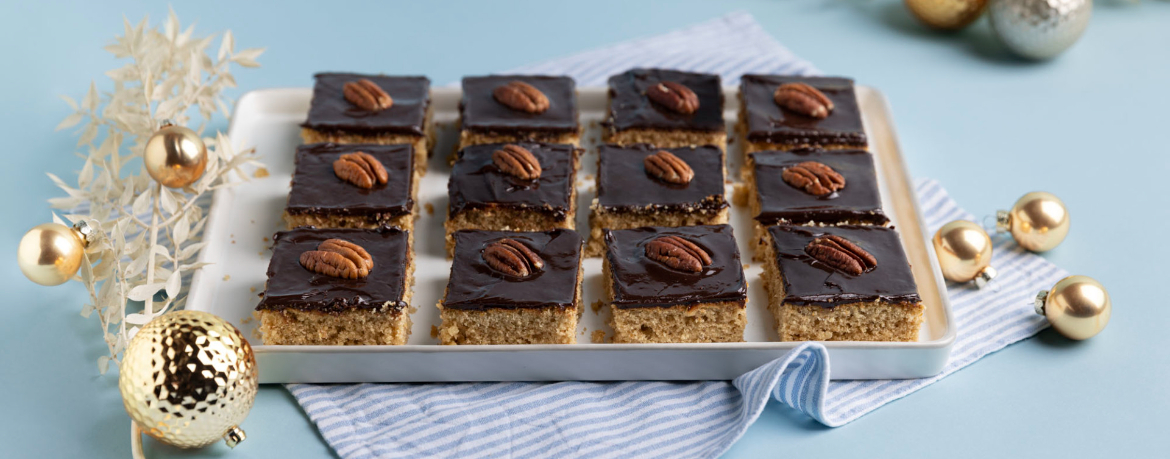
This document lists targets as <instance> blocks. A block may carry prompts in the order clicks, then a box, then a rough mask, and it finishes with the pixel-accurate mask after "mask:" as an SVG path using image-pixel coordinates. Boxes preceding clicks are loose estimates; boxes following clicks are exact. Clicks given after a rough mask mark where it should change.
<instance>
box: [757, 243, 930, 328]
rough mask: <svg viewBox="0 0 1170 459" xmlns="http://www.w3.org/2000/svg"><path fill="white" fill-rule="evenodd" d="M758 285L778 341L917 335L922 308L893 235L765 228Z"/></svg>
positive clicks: (907, 264)
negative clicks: (766, 239)
mask: <svg viewBox="0 0 1170 459" xmlns="http://www.w3.org/2000/svg"><path fill="white" fill-rule="evenodd" d="M768 234H769V237H770V238H771V241H770V243H769V244H767V245H766V246H765V247H766V252H767V253H766V254H765V263H764V273H763V280H764V289H765V290H766V291H767V293H768V310H769V311H771V313H772V317H773V318H774V320H775V326H776V333H777V334H779V336H780V339H781V340H782V341H809V340H815V341H917V340H918V331H919V328H921V326H922V320H923V312H924V310H925V309H924V307H923V305H922V299H921V298H920V297H919V295H918V286H917V284H915V282H914V274H913V273H912V272H911V271H910V264H909V262H908V261H907V260H906V253H905V252H904V251H903V249H902V243H901V242H900V240H899V238H898V233H897V232H895V231H894V230H893V229H890V228H884V227H880V226H830V227H801V226H788V225H778V226H773V227H771V228H768Z"/></svg>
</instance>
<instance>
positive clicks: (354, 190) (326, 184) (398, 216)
mask: <svg viewBox="0 0 1170 459" xmlns="http://www.w3.org/2000/svg"><path fill="white" fill-rule="evenodd" d="M414 158H415V154H414V146H412V145H410V144H403V145H357V144H335V143H317V144H312V145H301V146H299V147H297V153H296V170H295V172H293V179H292V189H291V191H290V192H289V195H288V204H287V206H286V207H285V211H284V221H285V223H286V224H287V225H288V227H289V228H290V229H291V228H296V227H300V226H315V227H318V228H371V229H373V228H379V227H382V226H394V227H398V228H401V229H404V230H407V231H410V230H411V229H413V227H414V217H415V215H416V214H417V212H415V196H416V195H417V191H418V181H417V180H416V177H415V174H414V173H413V172H412V163H413V162H414ZM375 163H376V164H375ZM379 167H380V168H381V170H383V171H384V174H385V175H384V176H383V177H384V178H385V180H380V178H379V177H378V176H379V175H381V174H379V173H377V169H378V168H379ZM359 169H360V170H359ZM367 179H368V181H366V180H367Z"/></svg>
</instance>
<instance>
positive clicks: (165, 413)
mask: <svg viewBox="0 0 1170 459" xmlns="http://www.w3.org/2000/svg"><path fill="white" fill-rule="evenodd" d="M257 384H258V379H257V376H256V357H255V355H253V353H252V346H251V345H249V344H248V341H247V340H246V339H244V336H243V334H241V333H240V331H239V330H238V329H236V327H234V326H232V324H230V323H228V322H227V321H225V320H223V319H221V318H219V317H216V316H215V315H213V314H210V313H206V312H202V311H174V312H169V313H166V314H163V315H161V316H159V317H157V318H155V319H154V320H152V321H150V323H148V324H146V326H144V327H142V329H141V330H138V333H137V334H136V335H134V338H133V339H131V340H130V344H129V345H128V346H126V352H125V354H124V355H123V357H122V363H121V366H120V367H119V376H118V388H119V389H120V390H121V391H122V402H123V404H125V406H126V412H127V413H129V414H130V417H131V418H132V419H133V420H134V422H135V423H137V424H138V426H139V427H140V428H141V429H142V431H143V432H145V433H147V434H148V435H150V436H152V437H154V438H156V439H158V440H159V441H162V442H163V443H167V444H170V445H174V446H178V447H181V448H194V447H200V446H206V445H209V444H211V443H214V442H215V441H216V440H218V439H220V438H224V439H225V440H226V441H227V443H228V446H232V447H234V446H235V444H236V443H238V442H239V441H242V440H243V438H244V437H243V431H242V430H240V429H239V427H238V426H239V424H240V423H241V422H243V420H244V418H246V417H248V411H249V410H251V409H252V402H253V401H254V400H255V397H256V389H257Z"/></svg>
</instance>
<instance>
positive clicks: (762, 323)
mask: <svg viewBox="0 0 1170 459" xmlns="http://www.w3.org/2000/svg"><path fill="white" fill-rule="evenodd" d="M857 90H858V91H857V95H858V99H859V103H860V106H861V111H862V113H863V117H864V120H865V124H866V128H867V132H868V135H869V141H870V145H871V149H872V151H873V153H874V155H875V158H876V163H877V166H878V175H879V182H880V186H881V190H882V201H883V205H884V206H885V209H886V211H887V213H888V214H889V216H890V218H891V220H892V221H893V224H894V225H895V226H896V227H897V229H898V230H899V232H900V233H901V235H902V243H903V245H904V246H905V248H906V251H907V255H908V256H909V259H910V264H911V265H912V268H913V271H914V277H915V280H916V281H917V283H918V288H919V293H920V294H921V296H922V300H923V303H925V305H926V320H925V323H924V325H923V327H922V332H921V334H920V336H919V340H918V341H917V342H912V343H885V342H826V343H824V344H825V346H826V347H827V348H828V349H829V354H830V361H831V364H832V365H831V366H832V370H831V376H832V378H833V379H889V378H917V377H925V376H932V375H935V374H938V373H939V372H940V371H942V368H943V365H944V364H945V363H946V361H947V357H948V355H949V354H950V351H951V345H952V344H953V343H954V340H955V327H954V322H953V319H952V317H951V307H950V303H949V301H948V300H947V297H946V295H945V292H946V288H945V284H944V281H943V278H942V274H941V272H940V271H939V267H938V264H937V262H936V261H935V256H934V250H933V248H932V246H931V244H929V243H928V242H927V241H928V240H929V235H928V234H927V233H926V228H925V225H924V224H923V221H922V217H921V213H920V212H921V211H920V209H919V208H918V204H917V200H916V199H915V196H914V189H913V187H912V185H911V183H910V179H909V175H908V174H907V172H906V168H905V165H904V163H903V161H902V156H901V153H900V152H899V149H898V143H897V139H896V138H895V134H894V129H893V124H892V122H891V120H890V115H889V110H888V107H887V103H886V100H885V97H884V96H883V95H882V94H881V93H880V92H879V91H877V90H876V89H873V88H869V87H865V86H861V87H858V88H857ZM736 92H737V90H736V89H735V88H728V89H727V90H726V106H725V107H724V108H725V111H724V116H725V118H726V119H727V126H728V129H729V131H730V130H731V129H733V128H734V125H735V119H736V116H737V113H738V110H739V107H738V105H739V102H738V101H739V99H738V97H737V94H736ZM578 95H579V105H580V112H581V114H580V116H581V123H582V125H583V126H585V136H584V137H583V141H582V146H583V147H584V148H585V149H586V152H585V153H584V155H583V156H582V159H581V168H582V170H581V171H580V172H579V173H578V176H577V187H578V195H579V196H578V199H580V201H579V202H578V206H577V208H578V209H579V211H578V215H577V228H578V229H580V230H581V231H582V232H583V233H586V234H587V232H588V209H589V203H590V202H591V200H592V199H593V197H594V190H593V188H594V186H593V177H594V176H595V173H596V169H597V152H596V146H597V145H598V144H599V143H600V129H599V127H598V122H599V121H601V119H602V118H603V116H604V112H605V109H606V88H602V87H585V88H579V91H578ZM310 96H311V90H309V89H307V88H296V89H265V90H258V91H252V92H249V93H247V94H245V95H244V96H243V97H242V98H241V99H240V101H239V103H238V105H237V106H236V111H235V114H234V116H233V117H232V120H231V126H230V132H229V133H230V135H231V138H232V139H233V141H235V142H237V143H238V145H237V146H238V147H245V146H254V147H255V148H256V153H257V156H258V159H259V160H260V161H261V162H263V163H264V165H265V167H266V168H267V170H268V172H269V173H270V175H269V176H268V177H267V178H261V179H256V180H252V181H249V182H246V183H241V184H239V185H238V186H235V187H232V188H227V189H221V190H219V191H217V192H216V193H215V195H214V197H213V202H212V204H211V210H210V216H209V221H208V224H207V227H206V231H205V233H204V238H205V240H206V241H207V242H208V244H207V246H206V247H205V248H204V249H203V253H202V254H201V255H200V261H205V262H208V263H211V264H210V265H209V266H206V267H204V268H203V269H202V270H201V271H200V272H197V273H196V274H195V276H194V279H193V281H192V283H191V289H190V296H189V298H188V302H187V308H188V309H194V310H201V311H207V312H211V313H213V314H216V315H218V316H220V317H223V318H225V319H227V320H229V321H231V322H232V323H233V324H235V325H236V326H237V327H239V328H240V329H241V330H242V331H243V332H244V333H245V334H246V335H247V336H250V337H252V341H253V343H255V344H256V345H255V346H253V348H254V349H255V352H256V360H257V363H258V365H259V372H260V382H262V383H288V382H314V383H341V382H414V381H418V382H422V381H560V380H594V381H596V380H710V379H732V378H735V377H736V376H739V375H741V374H743V373H745V372H747V371H750V370H752V369H754V368H756V367H758V366H760V365H762V364H764V363H767V362H768V361H771V360H773V359H775V358H778V357H781V356H783V355H784V354H785V353H786V352H788V351H789V350H791V349H792V348H794V347H796V346H797V345H798V344H799V343H794V342H779V341H777V336H776V331H775V330H774V329H772V325H771V324H772V323H773V322H772V318H771V316H770V314H769V313H768V311H767V309H766V308H767V304H768V301H767V298H766V297H765V293H764V290H763V287H762V281H761V280H760V273H761V270H762V269H761V265H760V263H751V265H750V266H749V268H748V269H747V270H746V271H745V274H746V276H747V280H748V284H749V288H748V305H747V308H748V309H747V317H748V324H747V329H746V331H745V332H744V339H745V342H742V343H715V344H611V343H600V344H593V343H591V340H590V337H591V334H592V332H593V331H595V330H604V331H606V334H607V338H608V337H612V332H611V331H610V330H609V328H608V327H607V326H606V325H605V316H606V314H608V311H607V308H602V310H601V311H600V312H599V313H595V312H594V311H593V310H592V309H590V308H587V309H586V311H585V313H584V315H583V316H582V318H581V321H580V324H579V325H578V336H577V341H578V344H568V345H506V346H488V345H478V346H441V345H439V344H438V339H437V338H435V337H432V335H431V330H432V329H431V327H432V326H437V325H439V312H438V309H437V308H436V307H435V305H436V303H438V301H439V300H440V296H441V295H442V292H443V289H444V288H445V287H446V284H447V277H448V274H449V271H450V266H451V263H450V262H449V261H448V260H447V259H446V256H445V253H444V246H443V221H444V219H445V217H446V210H447V179H448V176H449V172H450V167H449V166H448V165H447V163H446V157H447V155H448V153H450V152H451V151H452V149H453V148H454V142H455V141H456V140H457V139H458V132H457V130H456V126H457V121H458V116H459V113H458V106H459V99H460V97H461V92H460V89H459V88H435V89H433V90H432V94H431V97H432V104H433V107H434V115H435V122H436V123H435V124H436V128H437V129H438V130H439V135H438V143H437V146H436V148H435V153H434V155H433V157H432V158H431V160H430V164H429V167H430V169H429V171H428V172H427V175H426V176H425V177H424V178H423V179H422V182H421V184H420V185H421V186H420V187H419V197H418V198H419V199H418V202H417V203H416V206H417V207H418V209H419V214H420V217H419V219H418V220H417V221H416V222H415V231H416V234H415V251H416V253H415V263H417V266H416V270H415V285H414V298H413V304H412V306H414V307H415V308H417V311H416V312H415V313H414V314H413V315H412V318H413V320H414V328H413V330H412V333H411V336H410V339H409V342H408V344H406V345H403V346H270V345H262V344H260V343H261V340H260V337H259V336H258V334H257V333H256V326H257V325H258V324H257V323H256V321H254V320H253V319H252V311H253V309H254V308H255V307H256V304H257V303H258V302H259V297H258V293H259V292H262V291H263V290H264V283H265V271H266V270H267V267H268V260H269V258H270V256H271V245H272V243H271V237H272V235H273V234H274V233H275V232H277V231H280V230H283V229H284V224H283V221H282V220H281V212H282V211H283V209H284V205H285V201H286V199H287V196H288V191H289V181H290V178H291V177H292V173H293V156H294V152H295V150H296V146H297V145H299V144H300V143H301V139H300V127H299V124H300V123H301V122H303V121H304V119H305V116H306V114H307V113H308V109H309V99H310ZM729 135H730V132H729ZM738 144H739V142H735V141H733V142H731V144H730V145H729V147H728V151H727V157H728V158H729V159H728V161H729V164H728V168H727V170H728V171H738V170H739V164H740V156H741V153H740V149H739V145H738ZM731 173H732V174H734V172H731ZM732 188H733V185H732V184H730V183H729V184H728V190H727V192H728V194H727V195H728V196H729V197H730V196H732V194H733V189H732ZM748 213H749V212H748V210H747V208H746V207H740V206H733V207H732V210H731V223H732V226H733V227H734V230H735V234H736V237H737V239H738V240H739V249H740V254H741V256H742V258H743V260H744V261H745V262H749V261H750V259H751V255H750V254H751V252H750V247H749V246H748V242H749V240H750V237H751V234H752V227H751V222H752V220H751V216H750V215H748ZM584 272H585V274H584V295H585V304H586V305H590V304H592V303H593V302H594V301H597V300H598V299H599V298H600V296H601V294H602V282H601V261H600V259H596V258H594V259H587V260H586V261H585V271H584Z"/></svg>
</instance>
